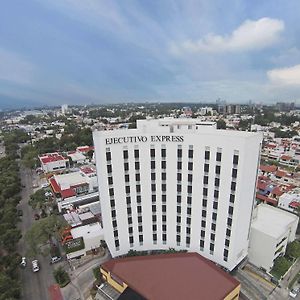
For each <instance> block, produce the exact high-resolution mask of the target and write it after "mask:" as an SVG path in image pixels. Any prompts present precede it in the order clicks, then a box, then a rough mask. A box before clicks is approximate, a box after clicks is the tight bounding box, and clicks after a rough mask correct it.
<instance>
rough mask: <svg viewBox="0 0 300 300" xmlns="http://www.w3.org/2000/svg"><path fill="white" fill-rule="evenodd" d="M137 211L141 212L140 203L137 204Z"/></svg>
mask: <svg viewBox="0 0 300 300" xmlns="http://www.w3.org/2000/svg"><path fill="white" fill-rule="evenodd" d="M137 212H138V213H141V212H142V207H141V206H140V205H138V206H137Z"/></svg>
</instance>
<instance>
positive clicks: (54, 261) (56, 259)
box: [50, 256, 61, 264]
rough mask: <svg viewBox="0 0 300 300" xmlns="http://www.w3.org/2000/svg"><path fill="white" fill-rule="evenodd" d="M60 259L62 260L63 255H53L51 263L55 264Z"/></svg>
mask: <svg viewBox="0 0 300 300" xmlns="http://www.w3.org/2000/svg"><path fill="white" fill-rule="evenodd" d="M60 260H61V257H59V256H53V257H51V260H50V264H55V263H57V262H59V261H60Z"/></svg>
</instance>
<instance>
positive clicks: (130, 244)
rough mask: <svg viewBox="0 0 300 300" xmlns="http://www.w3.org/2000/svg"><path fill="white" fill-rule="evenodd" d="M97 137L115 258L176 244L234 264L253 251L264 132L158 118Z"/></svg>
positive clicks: (103, 207) (106, 230)
mask: <svg viewBox="0 0 300 300" xmlns="http://www.w3.org/2000/svg"><path fill="white" fill-rule="evenodd" d="M93 137H94V145H95V153H96V162H97V173H98V182H99V192H100V199H101V210H102V217H103V228H104V236H105V240H106V243H107V245H108V247H109V250H110V252H111V254H112V256H113V257H115V256H119V255H124V254H126V253H127V252H128V251H129V250H131V249H132V250H138V251H142V250H158V249H168V248H170V247H171V248H175V249H177V250H179V249H186V250H188V251H193V252H198V253H200V254H202V255H203V256H205V257H206V258H208V259H210V260H212V261H214V262H216V263H218V264H220V265H222V266H224V267H225V268H227V269H228V270H232V269H233V268H234V267H235V266H236V265H237V264H238V263H239V262H241V261H242V260H243V259H244V258H245V257H246V256H247V253H248V244H249V228H250V220H251V215H252V209H253V203H254V196H255V182H256V173H257V167H258V161H259V152H260V144H261V141H262V135H261V134H260V133H250V132H242V131H226V130H217V129H216V125H215V123H201V122H200V121H198V120H196V119H158V120H139V121H137V129H120V130H114V131H94V133H93Z"/></svg>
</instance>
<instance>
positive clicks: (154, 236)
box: [153, 233, 157, 241]
mask: <svg viewBox="0 0 300 300" xmlns="http://www.w3.org/2000/svg"><path fill="white" fill-rule="evenodd" d="M153 241H157V234H156V233H153Z"/></svg>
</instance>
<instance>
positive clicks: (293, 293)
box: [289, 289, 299, 298]
mask: <svg viewBox="0 0 300 300" xmlns="http://www.w3.org/2000/svg"><path fill="white" fill-rule="evenodd" d="M298 292H299V290H298V289H291V290H290V292H289V295H290V297H292V298H296V297H297V295H298Z"/></svg>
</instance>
